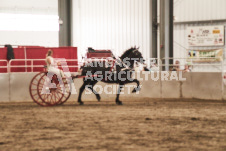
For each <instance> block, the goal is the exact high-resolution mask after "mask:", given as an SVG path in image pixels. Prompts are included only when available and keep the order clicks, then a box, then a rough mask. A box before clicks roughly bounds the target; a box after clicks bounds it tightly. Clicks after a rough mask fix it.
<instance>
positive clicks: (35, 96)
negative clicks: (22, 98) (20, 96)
mask: <svg viewBox="0 0 226 151" xmlns="http://www.w3.org/2000/svg"><path fill="white" fill-rule="evenodd" d="M43 75H45V73H44V72H40V73H38V74H36V75H35V76H34V77H33V79H32V80H31V82H30V86H29V92H30V96H31V98H32V100H33V101H34V102H35V103H37V104H38V105H41V106H48V104H46V103H45V102H43V101H42V99H41V98H40V97H39V92H38V82H39V80H40V78H41V77H42V76H43Z"/></svg>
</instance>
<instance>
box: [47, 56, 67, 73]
mask: <svg viewBox="0 0 226 151" xmlns="http://www.w3.org/2000/svg"><path fill="white" fill-rule="evenodd" d="M48 59H49V60H50V64H49V62H48V61H47V60H48ZM46 64H47V71H48V72H50V73H52V74H56V75H57V76H58V75H59V76H63V75H62V71H61V70H60V69H58V68H57V64H56V62H55V61H54V59H53V57H51V56H48V57H46Z"/></svg>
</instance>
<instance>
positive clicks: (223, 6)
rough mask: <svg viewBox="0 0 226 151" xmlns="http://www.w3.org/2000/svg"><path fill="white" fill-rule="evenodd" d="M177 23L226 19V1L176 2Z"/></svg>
mask: <svg viewBox="0 0 226 151" xmlns="http://www.w3.org/2000/svg"><path fill="white" fill-rule="evenodd" d="M174 16H175V17H176V18H177V20H176V21H179V22H181V21H200V20H215V19H226V1H225V0H174Z"/></svg>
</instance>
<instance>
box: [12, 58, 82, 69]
mask: <svg viewBox="0 0 226 151" xmlns="http://www.w3.org/2000/svg"><path fill="white" fill-rule="evenodd" d="M65 61H66V62H67V63H70V62H78V60H77V59H65ZM18 64H22V65H18ZM44 65H46V62H45V59H12V60H10V61H9V65H8V72H12V69H13V68H23V69H24V70H25V71H24V72H34V68H44ZM62 67H65V66H62ZM67 67H68V68H70V69H71V68H78V67H79V65H78V64H77V65H67ZM28 69H30V70H28Z"/></svg>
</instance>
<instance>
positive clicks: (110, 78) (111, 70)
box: [78, 47, 145, 105]
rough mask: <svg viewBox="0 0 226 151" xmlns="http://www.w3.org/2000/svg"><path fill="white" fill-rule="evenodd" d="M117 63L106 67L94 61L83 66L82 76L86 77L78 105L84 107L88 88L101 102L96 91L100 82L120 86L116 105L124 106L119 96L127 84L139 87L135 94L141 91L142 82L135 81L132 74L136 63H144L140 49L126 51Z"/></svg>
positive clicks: (102, 63) (136, 88)
mask: <svg viewBox="0 0 226 151" xmlns="http://www.w3.org/2000/svg"><path fill="white" fill-rule="evenodd" d="M113 58H114V59H115V60H114V61H115V63H112V62H111V63H112V65H106V64H107V63H106V62H104V61H101V62H97V61H92V62H88V63H86V64H85V65H84V66H82V67H81V68H82V74H81V76H84V78H83V85H82V86H81V88H80V91H79V96H78V103H79V104H80V105H83V102H82V100H81V97H82V93H83V91H84V89H85V88H86V87H87V88H88V89H89V90H91V91H92V92H93V93H94V94H95V95H96V98H97V100H98V101H100V99H101V97H100V94H98V93H97V92H96V91H95V90H94V89H93V87H94V85H95V84H96V83H97V82H99V81H102V82H105V83H117V84H119V88H118V92H117V97H116V104H118V105H122V102H121V101H120V100H119V95H120V92H121V89H122V87H123V86H124V85H125V84H128V83H136V84H137V87H135V88H134V89H133V91H132V93H135V92H137V91H139V90H140V82H139V81H138V80H137V79H133V78H131V77H132V72H133V71H134V70H133V68H134V63H135V62H140V63H142V64H143V63H144V61H145V60H144V59H143V56H142V54H141V53H140V52H139V48H136V47H132V48H130V49H128V50H126V51H125V52H124V53H123V55H122V56H121V57H120V59H116V58H115V57H113Z"/></svg>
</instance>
